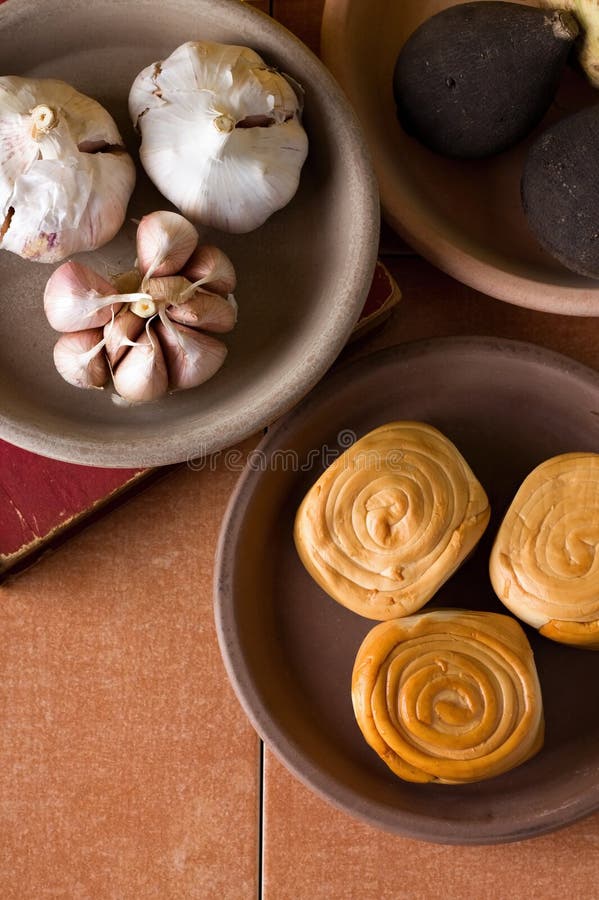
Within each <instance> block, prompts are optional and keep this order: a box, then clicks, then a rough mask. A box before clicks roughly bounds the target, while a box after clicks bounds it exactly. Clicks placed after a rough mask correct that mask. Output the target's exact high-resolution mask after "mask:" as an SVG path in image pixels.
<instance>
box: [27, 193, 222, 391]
mask: <svg viewBox="0 0 599 900" xmlns="http://www.w3.org/2000/svg"><path fill="white" fill-rule="evenodd" d="M198 241H199V237H198V233H197V231H196V230H195V228H194V227H193V225H191V223H190V222H188V221H187V220H186V219H185V218H184V217H183V216H180V215H179V214H178V213H172V212H166V211H158V212H154V213H150V214H149V215H147V216H144V217H143V219H142V220H141V222H140V223H139V226H138V229H137V262H136V268H135V269H133V270H129V271H128V272H126V273H122V274H121V275H116V276H114V277H113V278H112V280H110V281H109V280H108V279H105V278H102V276H100V275H98V274H97V273H96V272H94V271H93V269H90V268H88V267H87V266H83V265H81V264H80V263H74V262H67V263H64V264H63V265H62V266H59V268H58V269H56V271H55V272H54V273H53V274H52V275H51V277H50V279H49V280H48V283H47V285H46V290H45V293H44V309H45V312H46V317H47V319H48V321H49V323H50V325H52V327H53V328H54V329H55V330H56V331H60V332H63V334H62V337H61V338H60V339H59V340H58V343H57V344H56V347H55V352H54V359H55V364H56V367H57V370H58V372H59V373H60V374H61V375H62V377H63V378H65V380H66V381H69V383H71V384H73V385H75V386H77V387H83V388H86V387H95V388H101V387H103V386H105V385H109V384H110V382H112V386H113V388H114V391H115V393H116V395H117V396H118V397H121V398H122V399H123V400H125V401H127V402H129V403H145V402H148V401H150V400H156V399H158V398H159V397H162V396H164V395H165V394H166V393H167V392H168V391H176V390H187V389H189V388H192V387H196V386H197V385H200V384H202V383H203V382H205V381H207V380H208V379H209V378H211V377H212V376H213V375H215V374H216V372H217V371H218V370H219V369H220V368H221V366H222V365H223V363H224V361H225V358H226V356H227V347H226V345H225V344H224V343H223V342H222V341H220V340H219V339H218V338H215V337H213V336H212V335H211V334H207V333H206V332H213V333H218V334H223V333H226V332H228V331H231V330H232V329H233V327H234V326H235V323H236V321H237V304H236V302H235V298H234V297H233V294H232V290H233V288H234V287H235V285H236V276H235V270H234V268H233V264H232V263H231V261H230V260H229V258H228V257H227V256H226V255H225V254H224V253H223V251H222V250H219V249H218V248H217V247H213V246H208V245H207V246H205V247H202V246H198ZM196 276H197V277H196ZM192 278H193V279H194V280H193V281H192V280H191V279H192ZM126 291H128V292H126Z"/></svg>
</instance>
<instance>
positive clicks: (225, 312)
mask: <svg viewBox="0 0 599 900" xmlns="http://www.w3.org/2000/svg"><path fill="white" fill-rule="evenodd" d="M230 296H231V297H232V296H233V295H232V294H231V295H230ZM166 312H167V315H168V317H169V319H172V320H173V321H174V322H179V323H181V324H182V325H189V326H191V327H192V328H203V329H205V330H206V331H215V332H217V333H220V334H224V333H225V332H227V331H231V330H232V328H234V327H235V323H236V321H237V304H236V303H234V302H231V301H230V300H226V299H225V298H224V297H221V296H220V294H210V293H208V292H207V291H196V292H195V294H194V295H193V297H192V298H191V299H190V300H187V301H186V302H185V303H181V304H179V305H178V306H169V307H167V310H166Z"/></svg>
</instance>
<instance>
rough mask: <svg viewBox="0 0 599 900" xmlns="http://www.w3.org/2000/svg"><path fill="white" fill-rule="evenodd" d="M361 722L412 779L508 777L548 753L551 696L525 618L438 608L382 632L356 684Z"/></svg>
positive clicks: (359, 664) (364, 657)
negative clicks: (545, 693) (545, 697)
mask: <svg viewBox="0 0 599 900" xmlns="http://www.w3.org/2000/svg"><path fill="white" fill-rule="evenodd" d="M352 701H353V706H354V712H355V716H356V720H357V722H358V725H359V726H360V729H361V731H362V733H363V735H364V737H365V738H366V740H367V742H368V743H369V744H370V746H371V747H372V748H373V749H374V750H376V752H377V753H378V754H379V756H380V757H381V758H382V759H383V760H384V761H385V762H386V764H387V765H388V766H389V768H390V769H392V770H393V772H395V774H396V775H399V777H400V778H403V779H404V780H406V781H415V782H428V781H437V782H441V783H443V784H461V783H465V782H471V781H481V780H483V779H486V778H492V777H493V776H495V775H500V774H501V773H502V772H507V771H508V770H509V769H513V768H514V767H515V766H518V765H520V763H523V762H524V761H525V760H526V759H529V757H531V756H533V755H534V754H535V753H537V752H538V751H539V750H540V749H541V747H542V745H543V735H544V721H543V702H542V697H541V689H540V686H539V680H538V677H537V672H536V668H535V664H534V658H533V655H532V650H531V649H530V645H529V643H528V641H527V640H526V636H525V634H524V631H523V630H522V628H521V626H520V625H519V624H518V622H516V621H515V619H512V618H511V617H509V616H502V615H497V614H496V613H481V612H466V611H463V610H436V611H434V612H429V613H421V614H419V615H415V616H408V617H407V618H404V619H395V620H393V621H390V622H383V623H381V624H380V625H377V626H375V627H374V628H373V629H372V631H370V632H369V634H368V635H367V636H366V638H365V640H364V642H363V643H362V646H361V647H360V649H359V651H358V655H357V657H356V662H355V665H354V670H353V677H352Z"/></svg>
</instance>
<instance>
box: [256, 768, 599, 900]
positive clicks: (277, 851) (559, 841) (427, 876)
mask: <svg viewBox="0 0 599 900" xmlns="http://www.w3.org/2000/svg"><path fill="white" fill-rule="evenodd" d="M264 826H265V827H264V893H263V900H438V898H441V897H442V898H443V900H504V898H505V900H508V898H509V900H561V898H563V897H568V898H570V900H574V898H576V900H583V898H584V900H592V898H595V897H597V896H599V892H598V888H597V884H598V883H599V853H598V848H599V815H595V816H593V817H591V818H589V819H586V820H584V821H582V822H579V823H577V824H576V825H572V826H570V827H569V828H566V829H564V830H562V831H559V832H555V833H554V834H551V835H546V836H544V837H540V838H535V839H534V840H529V841H522V842H519V843H515V844H504V845H501V846H494V847H450V846H441V845H437V844H426V843H423V842H420V841H412V840H407V839H405V838H399V837H396V836H394V835H390V834H386V833H384V832H381V831H378V830H377V829H375V828H371V827H370V826H369V825H365V824H362V823H361V822H358V821H357V820H354V819H353V818H352V817H350V816H348V815H347V814H345V813H343V812H340V811H339V810H337V809H336V808H334V807H332V806H331V805H329V804H328V803H326V802H325V801H324V800H321V799H320V798H319V797H317V796H316V795H315V794H313V793H312V792H311V791H309V790H308V789H307V788H305V787H304V786H303V785H302V784H301V783H300V782H299V781H297V780H296V779H295V778H294V777H293V776H291V775H290V774H289V773H288V772H287V770H286V769H285V768H283V766H282V765H281V763H280V762H279V761H278V760H277V759H276V758H275V757H274V756H273V755H272V753H270V752H269V751H267V752H266V758H265V796H264Z"/></svg>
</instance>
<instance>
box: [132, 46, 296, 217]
mask: <svg viewBox="0 0 599 900" xmlns="http://www.w3.org/2000/svg"><path fill="white" fill-rule="evenodd" d="M299 90H301V89H300V88H299V87H298V91H299ZM301 106H302V102H301V98H300V97H299V96H298V93H296V90H295V89H294V87H292V84H291V82H290V81H289V80H288V79H287V78H286V77H285V76H284V75H281V74H280V73H278V72H276V71H274V70H273V69H271V68H269V67H268V66H267V65H266V63H265V62H264V60H263V59H262V58H261V57H260V56H258V54H257V53H255V52H254V51H253V50H250V49H249V48H247V47H237V46H233V45H229V44H218V43H210V42H208V41H196V42H191V41H190V42H188V43H186V44H183V45H182V46H181V47H178V48H177V49H176V50H175V51H174V52H173V53H171V55H170V56H169V57H168V58H167V59H165V60H164V61H160V62H156V63H154V64H153V65H151V66H148V67H147V68H146V69H144V70H143V71H142V72H140V74H139V75H138V76H137V78H136V79H135V81H134V83H133V86H132V88H131V93H130V95H129V111H130V113H131V118H132V120H133V123H134V124H135V126H136V127H137V128H139V131H140V132H141V137H142V144H141V150H140V157H141V161H142V164H143V166H144V168H145V170H146V172H147V173H148V175H149V176H150V178H151V179H152V181H153V182H154V184H155V185H156V186H157V187H158V189H159V190H160V191H161V192H162V193H163V194H164V196H165V197H167V198H168V199H169V200H170V201H171V202H172V203H174V204H175V206H177V207H178V208H179V209H180V210H181V211H182V212H183V214H184V215H185V216H187V217H188V218H189V219H191V220H192V221H195V222H199V223H202V224H203V225H210V226H212V227H215V228H220V229H222V230H224V231H231V232H237V233H242V232H247V231H251V230H252V229H254V228H257V227H258V226H260V225H262V223H263V222H264V221H265V220H266V219H267V218H268V217H269V216H270V215H271V214H272V213H273V212H275V211H276V210H278V209H281V208H282V207H283V206H285V205H286V204H287V203H289V201H290V200H291V198H292V197H293V195H294V194H295V192H296V190H297V187H298V184H299V178H300V172H301V168H302V166H303V164H304V161H305V159H306V155H307V153H308V138H307V136H306V132H305V131H304V129H303V127H302V125H301V121H300V116H301Z"/></svg>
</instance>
